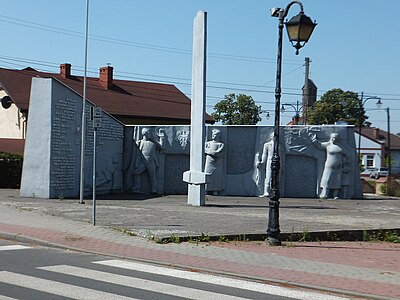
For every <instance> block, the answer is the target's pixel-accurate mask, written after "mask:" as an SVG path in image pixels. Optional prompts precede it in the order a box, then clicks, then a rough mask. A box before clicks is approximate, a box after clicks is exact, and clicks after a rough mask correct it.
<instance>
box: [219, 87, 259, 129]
mask: <svg viewBox="0 0 400 300" xmlns="http://www.w3.org/2000/svg"><path fill="white" fill-rule="evenodd" d="M260 114H261V106H258V105H256V103H255V102H254V100H253V98H252V97H251V96H247V95H244V94H239V95H235V94H229V95H225V98H224V99H223V100H221V101H219V102H218V103H217V104H215V105H214V112H213V113H212V114H211V116H212V117H213V118H214V120H215V121H216V122H222V124H223V125H255V124H257V122H259V121H261V117H260Z"/></svg>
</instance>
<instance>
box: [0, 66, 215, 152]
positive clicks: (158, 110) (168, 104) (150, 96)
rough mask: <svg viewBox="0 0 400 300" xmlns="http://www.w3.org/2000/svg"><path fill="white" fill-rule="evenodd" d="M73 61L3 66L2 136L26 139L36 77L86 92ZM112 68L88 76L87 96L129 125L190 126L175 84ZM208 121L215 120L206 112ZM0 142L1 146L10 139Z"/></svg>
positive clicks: (185, 100) (187, 109) (0, 83)
mask: <svg viewBox="0 0 400 300" xmlns="http://www.w3.org/2000/svg"><path fill="white" fill-rule="evenodd" d="M71 70H72V66H71V64H68V63H65V64H61V65H60V72H59V73H47V72H40V71H37V70H35V69H33V68H30V67H28V68H25V69H22V70H13V69H4V68H0V99H1V106H0V116H1V118H0V138H5V139H25V134H26V127H27V124H28V116H29V98H30V90H31V79H32V78H33V77H41V78H54V79H56V80H58V81H60V82H61V83H63V84H64V85H66V86H68V87H69V88H70V89H72V90H74V91H75V92H76V93H78V94H80V95H83V81H84V80H83V77H82V76H75V75H73V74H72V72H71ZM113 71H114V69H113V67H111V66H106V67H102V68H100V72H99V77H97V78H96V77H87V80H86V98H87V99H88V100H89V101H91V102H92V103H94V104H95V105H97V106H99V107H101V108H102V110H104V111H106V112H108V113H109V114H111V115H112V116H113V117H114V118H116V119H118V120H119V121H121V122H122V123H123V124H126V125H149V124H151V125H188V124H190V113H191V111H190V105H191V101H190V99H189V98H188V97H187V96H186V95H185V94H184V93H182V92H181V91H180V90H179V89H178V88H177V87H176V86H174V85H172V84H162V83H153V82H139V81H130V80H120V79H115V78H114V76H113ZM206 122H207V123H214V121H213V119H212V118H211V117H210V116H209V115H207V116H206ZM3 142H4V143H3ZM3 142H2V141H0V151H2V146H1V145H4V144H5V143H6V142H8V143H9V140H8V141H7V140H5V141H3Z"/></svg>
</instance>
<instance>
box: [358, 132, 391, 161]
mask: <svg viewBox="0 0 400 300" xmlns="http://www.w3.org/2000/svg"><path fill="white" fill-rule="evenodd" d="M354 135H355V139H356V148H357V151H358V148H359V145H358V143H359V134H358V133H356V132H355V133H354ZM360 153H361V155H362V159H361V163H362V165H363V166H364V167H366V168H379V167H381V166H382V161H383V156H384V153H383V149H382V144H380V143H378V142H376V141H373V140H370V139H368V138H366V137H364V136H361V150H360Z"/></svg>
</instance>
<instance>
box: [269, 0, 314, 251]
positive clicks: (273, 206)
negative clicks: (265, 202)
mask: <svg viewBox="0 0 400 300" xmlns="http://www.w3.org/2000/svg"><path fill="white" fill-rule="evenodd" d="M293 4H298V5H299V6H300V13H299V14H298V15H297V16H295V17H293V18H291V19H290V20H289V21H288V22H286V23H285V24H286V29H287V32H288V36H289V40H290V42H291V43H292V45H293V47H295V48H296V55H297V54H299V49H300V48H302V47H303V46H304V45H305V44H306V43H307V42H308V40H309V39H310V36H311V34H312V32H313V30H314V28H315V26H316V25H317V24H316V23H315V22H313V21H311V19H310V18H309V17H307V16H306V15H305V14H304V9H303V4H302V3H301V2H298V1H292V2H290V3H289V4H288V5H287V6H286V8H285V9H283V8H273V9H271V16H273V17H278V18H279V27H278V29H279V31H278V56H277V70H276V88H275V123H274V149H273V155H272V162H271V173H272V174H271V193H270V196H269V215H268V229H267V240H268V243H269V244H270V245H274V246H277V245H280V244H281V240H280V236H279V234H280V228H279V198H280V194H279V170H280V158H279V124H280V101H281V93H282V88H281V77H282V74H281V70H282V33H283V25H284V19H285V17H286V16H287V14H288V12H289V9H290V8H291V7H292V5H293Z"/></svg>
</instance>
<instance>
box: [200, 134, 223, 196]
mask: <svg viewBox="0 0 400 300" xmlns="http://www.w3.org/2000/svg"><path fill="white" fill-rule="evenodd" d="M223 150H224V143H223V142H221V131H220V130H218V129H213V130H212V135H211V141H208V142H206V145H205V150H204V152H205V154H206V162H205V168H204V173H207V174H209V175H210V181H209V183H207V185H206V190H207V192H212V193H213V194H214V195H218V194H219V193H220V192H221V191H223V190H224V189H225V174H224V166H223V161H222V156H223Z"/></svg>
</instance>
